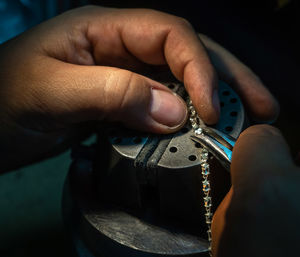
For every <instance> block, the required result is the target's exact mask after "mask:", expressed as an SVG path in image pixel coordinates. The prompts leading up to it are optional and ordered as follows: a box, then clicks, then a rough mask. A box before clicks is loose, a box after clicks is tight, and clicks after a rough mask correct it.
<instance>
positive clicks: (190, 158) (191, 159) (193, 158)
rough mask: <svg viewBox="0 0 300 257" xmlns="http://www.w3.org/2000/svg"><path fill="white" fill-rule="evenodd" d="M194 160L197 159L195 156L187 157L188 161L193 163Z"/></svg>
mask: <svg viewBox="0 0 300 257" xmlns="http://www.w3.org/2000/svg"><path fill="white" fill-rule="evenodd" d="M196 159H197V157H196V155H190V156H189V160H190V161H192V162H193V161H195V160H196Z"/></svg>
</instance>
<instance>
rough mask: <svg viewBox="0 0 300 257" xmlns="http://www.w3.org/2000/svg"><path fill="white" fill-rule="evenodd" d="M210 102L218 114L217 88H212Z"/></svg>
mask: <svg viewBox="0 0 300 257" xmlns="http://www.w3.org/2000/svg"><path fill="white" fill-rule="evenodd" d="M212 103H213V106H214V109H215V110H216V112H217V113H218V114H219V113H220V100H219V94H218V90H217V89H214V91H213V97H212Z"/></svg>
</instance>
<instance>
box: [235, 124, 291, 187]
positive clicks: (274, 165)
mask: <svg viewBox="0 0 300 257" xmlns="http://www.w3.org/2000/svg"><path fill="white" fill-rule="evenodd" d="M293 170H295V165H294V163H293V160H292V157H291V155H290V151H289V148H288V146H287V143H286V142H285V140H284V138H283V136H282V135H281V133H280V132H279V130H278V129H276V128H274V127H271V126H269V125H257V126H252V127H249V128H248V129H246V130H245V131H244V132H243V133H242V134H241V135H240V137H239V138H238V140H237V142H236V144H235V147H234V150H233V156H232V164H231V178H232V184H233V186H236V187H246V186H247V185H257V183H258V182H259V181H263V180H264V179H265V178H267V179H268V178H270V177H272V176H281V175H283V174H285V173H288V172H291V171H293Z"/></svg>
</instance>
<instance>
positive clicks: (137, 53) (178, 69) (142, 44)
mask: <svg viewBox="0 0 300 257" xmlns="http://www.w3.org/2000/svg"><path fill="white" fill-rule="evenodd" d="M101 15H102V18H101V26H100V24H99V26H98V25H97V26H94V25H96V24H94V25H90V26H92V29H89V33H90V35H91V34H92V35H93V37H94V38H95V37H98V39H97V42H98V44H97V45H98V46H99V51H102V50H101V49H100V48H101V47H103V45H102V44H101V43H99V41H100V42H101V41H103V42H104V41H105V42H110V43H111V42H114V43H113V44H112V46H111V47H114V48H113V49H110V50H111V52H113V53H116V51H117V54H118V55H120V56H122V55H123V57H124V56H126V57H128V58H129V55H132V56H134V57H135V58H137V59H138V60H139V61H141V62H143V63H146V64H151V65H162V64H167V65H169V67H170V69H171V71H172V73H173V74H174V75H175V77H176V78H177V79H178V80H180V81H182V82H183V83H184V85H185V87H186V89H187V91H188V93H189V95H190V97H191V99H192V101H193V103H194V105H195V108H196V109H197V111H198V114H199V116H200V117H201V118H202V119H203V120H204V121H205V122H206V123H208V124H213V123H216V122H217V120H218V118H219V113H220V107H219V99H218V94H217V88H218V79H217V75H216V72H215V70H214V67H213V65H212V63H211V61H210V59H209V56H208V54H207V52H206V50H205V48H204V46H203V44H202V43H201V41H200V39H199V38H198V36H197V34H196V33H195V31H194V30H193V28H192V26H191V25H190V24H189V23H188V22H187V21H186V20H184V19H182V18H179V17H176V16H173V15H169V14H166V13H162V12H158V11H154V10H146V9H120V10H116V9H113V10H112V11H110V13H109V15H105V14H104V16H105V17H103V11H102V12H101ZM103 23H104V24H103ZM105 24H106V25H105ZM105 28H107V30H106V31H103V30H104V29H105ZM108 28H109V29H108ZM100 30H102V31H101V32H100V33H99V31H100ZM92 31H94V32H93V33H92ZM104 32H105V33H104ZM114 32H116V33H117V36H116V34H115V33H114ZM101 34H102V35H105V38H104V39H103V38H102V39H101V38H100V36H99V35H101ZM105 47H110V46H109V44H106V45H105ZM95 51H97V48H95Z"/></svg>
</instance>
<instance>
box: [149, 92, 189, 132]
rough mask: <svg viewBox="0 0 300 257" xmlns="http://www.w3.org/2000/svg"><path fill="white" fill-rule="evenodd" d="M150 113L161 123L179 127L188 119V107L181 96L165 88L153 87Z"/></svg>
mask: <svg viewBox="0 0 300 257" xmlns="http://www.w3.org/2000/svg"><path fill="white" fill-rule="evenodd" d="M150 115H151V117H152V118H153V119H154V120H155V121H156V122H158V123H160V124H163V125H166V126H168V127H177V126H179V125H181V124H182V123H183V122H184V121H185V120H186V116H187V108H186V105H185V103H184V102H183V100H181V99H180V98H179V96H177V95H175V94H172V93H169V92H166V91H163V90H158V89H152V102H151V105H150Z"/></svg>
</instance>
